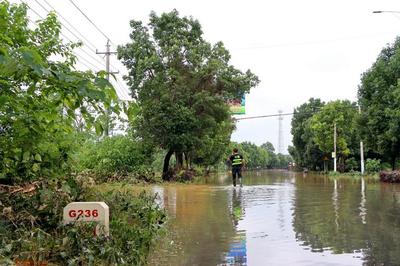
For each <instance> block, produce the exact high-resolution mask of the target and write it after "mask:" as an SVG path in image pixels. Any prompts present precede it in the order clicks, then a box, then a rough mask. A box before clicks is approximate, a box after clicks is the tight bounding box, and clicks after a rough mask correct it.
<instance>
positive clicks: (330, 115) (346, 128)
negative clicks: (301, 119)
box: [310, 100, 357, 157]
mask: <svg viewBox="0 0 400 266" xmlns="http://www.w3.org/2000/svg"><path fill="white" fill-rule="evenodd" d="M355 107H356V104H355V103H351V102H350V101H347V100H345V101H340V100H337V101H333V102H329V103H327V104H326V105H325V106H324V107H322V108H321V110H320V111H319V112H318V113H316V114H314V115H313V117H312V119H311V124H310V127H311V129H312V131H313V138H314V141H315V143H316V144H317V145H318V147H319V149H321V151H322V152H323V153H325V154H328V155H329V154H330V153H331V152H332V151H333V146H334V143H333V141H334V138H333V132H334V124H336V136H337V137H336V139H337V140H336V151H337V152H336V153H337V157H348V156H349V155H350V154H351V153H352V154H354V151H355V150H356V149H357V148H356V147H357V146H356V145H357V135H356V130H355V129H356V127H355V123H356V118H357V109H356V108H355Z"/></svg>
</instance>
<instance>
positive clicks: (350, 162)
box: [346, 158, 358, 172]
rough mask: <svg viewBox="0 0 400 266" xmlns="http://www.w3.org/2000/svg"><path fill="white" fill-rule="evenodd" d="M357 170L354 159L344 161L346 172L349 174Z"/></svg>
mask: <svg viewBox="0 0 400 266" xmlns="http://www.w3.org/2000/svg"><path fill="white" fill-rule="evenodd" d="M357 169H358V162H357V160H356V159H354V158H349V159H347V160H346V171H348V172H351V171H355V170H357Z"/></svg>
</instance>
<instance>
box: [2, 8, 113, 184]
mask: <svg viewBox="0 0 400 266" xmlns="http://www.w3.org/2000/svg"><path fill="white" fill-rule="evenodd" d="M36 24H37V26H36V27H35V28H34V29H31V28H30V27H28V18H27V7H26V6H25V5H12V4H10V3H8V2H7V1H2V2H0V147H1V148H0V182H1V180H3V181H4V180H5V179H6V180H8V181H7V182H10V180H11V182H14V181H21V180H22V179H27V178H28V179H29V178H33V177H38V176H41V175H49V174H51V172H52V171H58V170H59V169H64V168H65V167H66V164H65V163H66V160H67V159H68V151H69V149H70V148H71V144H72V143H73V142H74V139H73V136H71V132H73V131H74V128H73V124H74V121H75V118H76V116H77V113H79V115H80V117H82V119H83V120H84V121H85V124H86V125H87V126H89V127H90V126H93V125H94V126H95V127H96V130H97V131H98V132H101V130H102V128H101V124H100V123H97V122H96V117H95V116H94V115H92V114H91V112H90V110H94V111H95V112H96V113H102V112H103V108H104V107H106V108H110V107H111V106H112V102H113V101H115V100H116V99H117V96H116V93H115V91H114V89H113V88H112V86H111V84H110V83H109V82H108V81H107V80H106V79H105V78H104V77H105V73H104V72H100V73H97V74H94V73H92V72H90V71H88V72H81V71H78V70H76V69H75V68H74V64H75V62H76V57H75V56H74V54H73V49H74V48H75V47H77V46H78V45H79V44H73V43H63V42H62V40H61V39H60V28H61V26H60V23H59V22H58V21H57V18H56V16H55V15H54V14H53V13H50V14H49V15H48V16H47V18H46V19H44V20H42V21H39V22H37V23H36ZM113 110H114V111H118V109H117V108H114V109H113Z"/></svg>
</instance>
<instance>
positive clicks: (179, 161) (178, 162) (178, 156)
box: [175, 152, 183, 171]
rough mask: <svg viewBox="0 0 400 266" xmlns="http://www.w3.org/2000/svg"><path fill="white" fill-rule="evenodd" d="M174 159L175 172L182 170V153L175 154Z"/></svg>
mask: <svg viewBox="0 0 400 266" xmlns="http://www.w3.org/2000/svg"><path fill="white" fill-rule="evenodd" d="M175 158H176V170H178V171H180V170H182V168H183V153H182V152H175Z"/></svg>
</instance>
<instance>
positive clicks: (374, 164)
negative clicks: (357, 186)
mask: <svg viewBox="0 0 400 266" xmlns="http://www.w3.org/2000/svg"><path fill="white" fill-rule="evenodd" d="M380 170H381V160H379V159H367V161H366V162H365V171H367V173H377V172H379V171H380Z"/></svg>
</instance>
